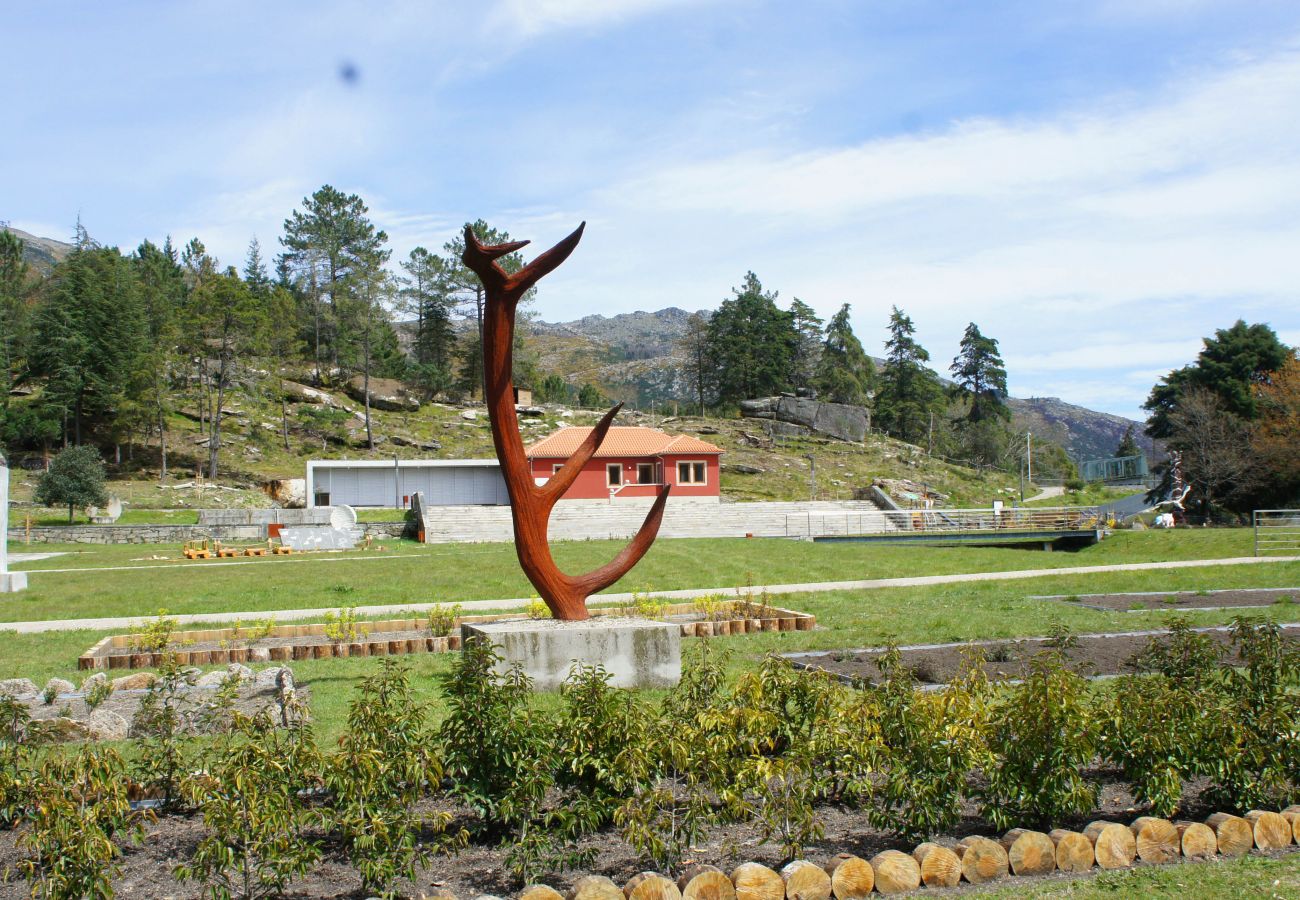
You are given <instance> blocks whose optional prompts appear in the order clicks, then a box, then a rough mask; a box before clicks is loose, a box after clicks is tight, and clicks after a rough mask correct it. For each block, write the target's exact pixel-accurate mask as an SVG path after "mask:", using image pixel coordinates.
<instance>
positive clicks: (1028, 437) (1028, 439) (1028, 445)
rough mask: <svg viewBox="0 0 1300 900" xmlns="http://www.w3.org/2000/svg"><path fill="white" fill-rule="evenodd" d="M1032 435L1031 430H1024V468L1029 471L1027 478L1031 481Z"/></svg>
mask: <svg viewBox="0 0 1300 900" xmlns="http://www.w3.org/2000/svg"><path fill="white" fill-rule="evenodd" d="M1033 437H1034V433H1033V432H1032V431H1026V432H1025V468H1026V469H1027V470H1028V473H1029V474H1028V476H1027V480H1029V481H1031V482H1032V481H1033V480H1034V447H1033V441H1032V439H1033Z"/></svg>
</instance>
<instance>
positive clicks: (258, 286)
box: [244, 237, 271, 299]
mask: <svg viewBox="0 0 1300 900" xmlns="http://www.w3.org/2000/svg"><path fill="white" fill-rule="evenodd" d="M244 284H246V285H248V290H249V291H250V292H251V293H252V295H253V296H254V297H258V298H259V299H265V298H266V297H268V296H269V295H270V293H271V277H270V276H269V275H267V274H266V263H265V262H264V261H263V260H262V245H261V243H260V242H259V241H258V240H257V238H256V237H254V238H253V239H252V240H251V241H249V242H248V255H247V256H246V257H245V259H244Z"/></svg>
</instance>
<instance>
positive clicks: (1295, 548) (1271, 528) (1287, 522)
mask: <svg viewBox="0 0 1300 900" xmlns="http://www.w3.org/2000/svg"><path fill="white" fill-rule="evenodd" d="M1253 518H1254V524H1255V555H1256V556H1270V555H1273V554H1278V555H1286V556H1300V509H1257V510H1255V515H1254V517H1253Z"/></svg>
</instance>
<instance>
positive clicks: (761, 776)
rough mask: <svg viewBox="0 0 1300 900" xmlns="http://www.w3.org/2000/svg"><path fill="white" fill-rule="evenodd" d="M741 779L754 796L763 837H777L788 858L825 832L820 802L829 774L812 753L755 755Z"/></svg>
mask: <svg viewBox="0 0 1300 900" xmlns="http://www.w3.org/2000/svg"><path fill="white" fill-rule="evenodd" d="M740 781H741V784H743V785H744V786H745V790H746V792H747V793H748V794H749V795H750V796H751V798H752V799H750V800H749V804H750V809H751V815H752V816H753V818H754V821H755V823H756V824H757V826H758V833H759V836H760V837H761V838H762V840H763V842H765V843H766V842H767V841H771V840H776V841H777V842H778V843H779V844H780V847H781V853H782V855H783V856H784V859H785V861H787V862H788V861H789V860H792V859H796V858H798V857H800V856H802V855H803V850H804V847H805V846H807V845H808V844H810V843H812V842H813V841H816V840H819V839H820V838H821V837H822V835H823V834H824V833H825V825H824V823H823V822H822V820H821V817H820V816H818V815H817V810H816V802H817V800H818V799H819V798H820V797H821V796H822V794H823V793H824V791H825V781H826V776H825V773H824V772H822V771H821V770H820V768H819V767H818V766H817V762H816V760H815V759H813V758H812V757H811V754H809V753H806V752H802V751H799V752H794V753H790V754H787V755H786V756H783V757H770V756H754V757H751V758H750V759H749V760H748V761H747V762H746V765H745V767H744V768H743V770H742V773H741V778H740Z"/></svg>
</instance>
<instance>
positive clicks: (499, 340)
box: [461, 222, 670, 622]
mask: <svg viewBox="0 0 1300 900" xmlns="http://www.w3.org/2000/svg"><path fill="white" fill-rule="evenodd" d="M585 227H586V223H585V222H584V223H582V224H581V225H579V226H578V228H577V230H575V231H574V232H573V233H572V234H570V235H569V236H568V237H566V238H565V239H564V240H562V241H560V242H559V243H558V244H556V245H555V246H554V247H552V248H551V249H550V250H547V251H546V252H545V253H543V254H542V255H541V256H539V257H537V258H536V259H534V260H533V261H532V262H531V263H529V264H528V265H526V266H524V267H523V268H522V269H520V270H519V271H518V272H516V273H514V274H513V275H507V274H506V273H505V271H503V270H502V268H501V267H500V266H499V265H497V263H496V260H498V259H500V258H501V257H503V256H505V255H507V254H509V253H513V252H514V251H516V250H518V249H519V248H521V247H524V246H526V245H527V244H528V241H512V242H511V243H508V244H494V245H490V246H485V245H483V244H481V243H479V241H478V238H477V237H476V236H475V234H474V231H473V229H472V228H470V227H469V226H468V225H466V226H465V253H464V255H463V256H462V257H461V259H462V260H463V261H464V263H465V265H466V266H468V267H469V268H470V269H471V270H472V271H473V272H474V273H475V274H476V275H478V277H479V280H480V281H482V282H483V292H484V296H485V300H486V302H485V304H484V309H483V391H484V398H485V399H486V400H487V406H488V415H489V417H490V418H491V421H492V442H493V444H495V445H496V451H497V459H498V460H500V462H501V474H502V475H503V476H504V477H505V482H506V491H507V492H508V493H509V495H510V515H511V517H512V518H513V519H514V526H515V552H516V553H517V554H518V555H519V565H520V566H522V567H523V570H524V574H525V575H527V576H528V580H529V581H531V582H532V583H533V587H535V588H537V593H538V594H539V595H541V598H542V599H543V600H544V601H545V602H546V605H547V606H548V607H550V610H551V614H552V615H553V616H555V618H557V619H561V620H564V621H570V622H573V621H578V620H581V619H588V618H590V617H591V614H590V613H589V612H587V598H588V597H589V596H591V595H592V594H594V593H596V592H597V591H602V590H604V589H605V588H607V587H609V586H610V585H611V584H613V583H614V582H616V581H618V580H619V579H620V578H622V577H623V576H624V575H626V574H627V573H628V571H630V570H631V568H632V567H633V566H635V565H636V564H637V563H638V562H640V560H641V557H643V556H645V554H646V551H647V550H649V549H650V545H651V544H653V543H654V539H655V535H657V534H658V533H659V524H660V523H661V522H662V521H663V516H664V504H665V503H666V502H667V500H668V491H669V487H670V486H669V485H664V487H663V489H662V490H661V491H660V492H659V496H658V497H657V498H656V499H655V502H654V506H652V507H651V509H650V512H649V514H648V515H646V518H645V521H644V522H643V523H642V524H641V529H640V530H639V531H638V532H637V534H636V537H634V538H633V539H632V541H631V542H630V543H629V544H628V545H627V546H626V547H624V548H623V550H622V552H621V553H619V554H618V556H616V557H614V559H612V560H610V561H609V562H608V563H606V564H605V565H603V566H601V567H600V568H599V569H596V570H595V571H592V572H588V573H587V574H585V575H566V574H565V573H564V572H561V571H560V567H559V566H557V565H556V564H555V560H554V559H552V558H551V546H550V543H549V541H548V539H547V530H548V528H549V525H550V518H551V510H552V509H553V508H554V507H555V504H556V502H557V501H558V500H559V499H560V497H562V496H564V492H565V491H566V490H568V489H569V486H570V485H572V484H573V482H574V479H576V478H577V477H578V473H579V472H581V471H582V467H583V466H585V465H586V464H587V461H588V460H589V459H591V457H592V456H593V455H594V454H595V453H596V450H597V449H598V448H599V447H600V444H601V441H603V440H604V439H605V434H606V433H607V432H608V431H609V426H610V425H611V424H612V423H613V421H614V416H616V415H617V414H618V411H619V409H620V408H622V404H621V403H620V404H619V405H618V406H615V407H614V408H613V409H611V410H610V411H609V412H607V413H605V416H604V418H602V419H601V420H600V424H598V425H597V426H596V427H595V428H593V429H592V430H591V434H589V435H588V436H587V439H586V440H585V441H583V442H582V445H581V446H580V447H578V449H577V450H576V451H574V454H573V455H572V456H570V457H569V459H568V460H567V461H566V462H565V463H564V465H563V467H561V468H560V470H559V471H558V472H556V473H555V474H554V475H552V476H551V477H550V479H549V480H548V481H547V482H546V483H545V484H543V485H541V486H538V485H536V484H535V483H534V482H533V476H532V473H531V472H530V470H529V466H528V459H527V457H526V456H525V455H524V442H523V439H522V438H521V437H520V435H519V420H518V418H516V416H515V396H514V383H513V381H512V379H511V369H512V366H513V347H514V337H515V307H516V305H517V304H518V303H519V298H520V297H522V296H523V295H524V293H525V292H526V291H527V290H528V289H529V288H531V287H532V286H533V285H535V284H536V283H537V282H538V281H540V280H541V279H542V277H543V276H545V275H546V274H548V273H550V272H552V271H554V270H555V269H556V268H558V267H559V265H560V264H561V263H562V262H564V261H565V260H566V259H568V258H569V254H570V253H572V252H573V248H575V247H577V246H578V241H579V240H581V239H582V230H583V228H585Z"/></svg>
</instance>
